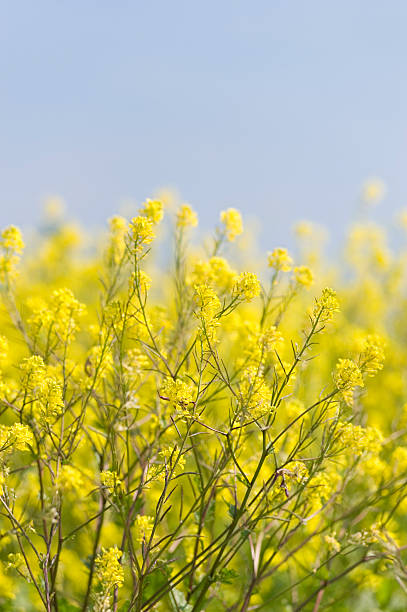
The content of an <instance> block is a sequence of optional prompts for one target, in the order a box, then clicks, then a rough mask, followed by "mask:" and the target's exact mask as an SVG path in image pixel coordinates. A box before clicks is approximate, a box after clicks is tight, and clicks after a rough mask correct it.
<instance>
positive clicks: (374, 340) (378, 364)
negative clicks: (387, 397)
mask: <svg viewBox="0 0 407 612" xmlns="http://www.w3.org/2000/svg"><path fill="white" fill-rule="evenodd" d="M383 362H384V341H383V340H382V338H380V337H379V336H375V335H373V336H368V337H367V338H366V340H365V341H364V344H363V348H362V352H361V354H360V356H359V368H360V370H361V372H363V373H364V374H367V375H368V376H374V375H375V374H376V373H377V372H378V371H379V370H382V369H383Z"/></svg>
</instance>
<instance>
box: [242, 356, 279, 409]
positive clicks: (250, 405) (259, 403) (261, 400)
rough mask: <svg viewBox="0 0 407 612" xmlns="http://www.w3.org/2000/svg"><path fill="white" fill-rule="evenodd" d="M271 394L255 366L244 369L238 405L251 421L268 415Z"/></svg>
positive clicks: (270, 407)
mask: <svg viewBox="0 0 407 612" xmlns="http://www.w3.org/2000/svg"><path fill="white" fill-rule="evenodd" d="M271 397H272V392H271V389H270V388H269V386H268V385H267V383H266V382H265V380H264V378H263V377H262V376H261V375H260V374H259V372H258V369H257V368H256V367H255V366H250V367H248V368H246V369H245V370H244V372H243V375H242V380H241V383H240V385H239V403H240V407H241V408H242V410H243V412H244V413H248V415H249V417H250V418H252V419H260V418H261V417H262V416H265V415H267V414H270V412H271V411H272V406H271Z"/></svg>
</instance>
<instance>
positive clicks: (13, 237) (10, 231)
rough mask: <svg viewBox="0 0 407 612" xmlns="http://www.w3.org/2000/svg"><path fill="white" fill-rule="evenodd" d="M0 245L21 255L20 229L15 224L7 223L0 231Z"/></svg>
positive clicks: (22, 245)
mask: <svg viewBox="0 0 407 612" xmlns="http://www.w3.org/2000/svg"><path fill="white" fill-rule="evenodd" d="M0 247H1V248H2V249H4V250H5V251H7V252H10V253H12V254H16V255H21V253H22V252H23V249H24V242H23V237H22V235H21V232H20V230H19V229H18V228H17V227H15V225H9V226H8V227H6V228H5V229H4V230H3V231H2V232H1V238H0Z"/></svg>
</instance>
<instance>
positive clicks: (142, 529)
mask: <svg viewBox="0 0 407 612" xmlns="http://www.w3.org/2000/svg"><path fill="white" fill-rule="evenodd" d="M153 526H154V518H153V517H152V516H146V515H145V514H138V515H137V516H136V520H135V521H134V530H135V538H136V541H137V542H140V543H142V542H148V540H149V539H150V536H151V533H152V531H153Z"/></svg>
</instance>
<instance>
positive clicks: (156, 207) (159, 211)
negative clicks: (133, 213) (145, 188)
mask: <svg viewBox="0 0 407 612" xmlns="http://www.w3.org/2000/svg"><path fill="white" fill-rule="evenodd" d="M140 214H141V215H145V216H146V217H147V218H148V219H149V220H150V221H151V222H152V223H154V225H156V224H157V223H159V222H160V221H161V219H162V218H163V216H164V210H163V203H162V202H161V201H160V200H150V199H148V198H147V200H146V201H145V202H144V204H143V205H142V207H141V208H140Z"/></svg>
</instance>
